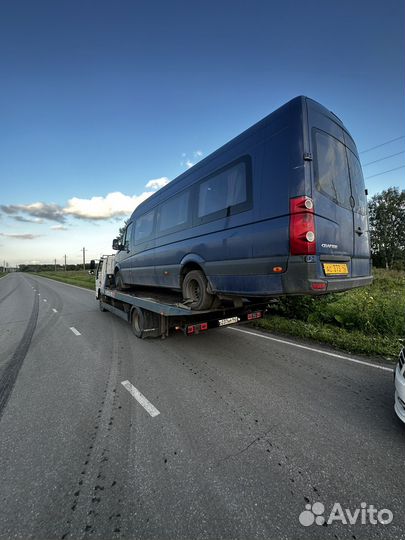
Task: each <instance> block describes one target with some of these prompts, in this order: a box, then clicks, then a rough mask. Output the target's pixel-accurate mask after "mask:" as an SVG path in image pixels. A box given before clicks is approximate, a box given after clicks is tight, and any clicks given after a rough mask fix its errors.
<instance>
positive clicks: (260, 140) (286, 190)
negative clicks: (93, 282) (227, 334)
mask: <svg viewBox="0 0 405 540" xmlns="http://www.w3.org/2000/svg"><path fill="white" fill-rule="evenodd" d="M331 171H332V173H331ZM337 178H339V182H338V181H337V180H336V183H337V186H335V185H334V182H335V179H337ZM335 188H336V189H337V190H338V191H339V190H340V191H341V192H342V193H340V191H339V193H335V191H336V190H335ZM334 190H335V191H334ZM300 197H301V198H302V197H309V198H311V200H313V204H314V211H313V220H314V228H315V231H314V233H315V240H314V242H315V243H316V252H315V255H314V256H312V257H311V258H309V259H307V258H306V257H305V256H304V255H302V256H295V255H294V256H292V255H291V253H290V223H291V214H290V211H291V208H290V201H291V199H295V198H300ZM130 222H131V223H132V224H133V225H132V227H133V230H132V233H131V235H130V243H129V245H128V244H127V245H126V249H125V250H122V251H120V252H119V253H118V254H117V256H116V270H120V271H121V272H122V275H123V277H124V281H125V283H127V284H133V285H137V284H139V285H146V286H153V287H154V286H160V287H167V288H172V289H181V283H182V278H183V277H184V269H187V268H195V267H196V266H195V265H197V267H199V268H201V269H202V270H203V271H204V273H205V275H206V277H207V280H208V283H209V287H210V289H211V291H212V292H215V293H218V294H221V293H222V294H227V295H235V296H257V297H259V296H262V297H269V296H272V295H275V296H277V295H280V294H319V291H316V290H314V289H313V286H312V285H313V283H314V282H315V281H316V280H318V281H319V280H323V281H324V282H325V283H327V284H328V290H331V289H332V288H333V289H334V290H344V289H345V288H351V287H354V286H360V285H363V284H364V283H365V282H366V281H368V282H370V281H371V277H370V252H369V236H368V224H367V212H366V200H365V196H364V180H363V177H362V174H361V167H360V165H359V164H358V154H357V150H356V146H355V143H354V142H353V140H352V138H351V137H350V135H349V134H348V132H347V130H346V128H345V127H344V125H343V124H342V122H341V121H340V120H339V119H338V118H337V117H336V116H335V115H334V114H333V113H331V112H330V111H328V110H327V109H325V108H324V107H323V106H322V105H320V104H318V103H316V102H314V101H313V100H310V99H309V98H306V97H304V96H299V97H297V98H295V99H293V100H291V101H290V102H288V103H287V104H285V105H284V106H282V107H281V108H279V109H277V110H276V111H275V112H273V113H272V114H270V115H269V116H267V117H266V118H264V119H263V120H261V121H260V122H258V123H257V124H255V125H254V126H252V127H251V128H249V129H248V130H246V131H245V132H243V133H242V134H240V135H239V136H237V137H236V138H235V139H233V140H232V141H230V142H229V143H227V144H225V145H224V146H223V147H222V148H220V149H219V150H217V151H215V152H213V153H212V154H211V155H210V156H207V157H206V158H205V159H203V160H202V161H200V162H199V163H198V164H196V165H195V166H193V167H192V168H191V169H189V170H188V171H186V172H185V173H183V174H182V175H180V176H179V177H178V178H176V179H175V180H173V181H172V182H170V183H169V184H168V185H167V186H165V187H163V188H162V189H160V190H159V191H158V192H156V193H155V194H154V195H152V196H151V197H150V198H149V199H147V200H146V201H144V202H143V203H142V204H141V205H139V206H138V207H137V208H136V209H135V211H134V213H133V215H132V216H131V220H130ZM356 230H357V232H356ZM325 261H326V262H328V261H329V262H332V261H335V262H342V263H345V264H346V265H347V266H346V267H345V268H347V274H346V275H344V276H341V275H338V276H335V275H332V276H331V275H326V274H325V271H324V263H325ZM193 265H194V266H193ZM358 277H359V278H361V279H359V280H357V279H356V278H358ZM363 278H364V279H363ZM332 282H333V283H334V285H331V283H332Z"/></svg>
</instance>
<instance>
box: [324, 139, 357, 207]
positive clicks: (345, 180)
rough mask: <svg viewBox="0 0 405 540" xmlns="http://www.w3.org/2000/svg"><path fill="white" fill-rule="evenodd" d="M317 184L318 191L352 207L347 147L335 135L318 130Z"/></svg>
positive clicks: (343, 204) (345, 205)
mask: <svg viewBox="0 0 405 540" xmlns="http://www.w3.org/2000/svg"><path fill="white" fill-rule="evenodd" d="M315 141H316V159H315V184H316V188H317V189H318V191H320V192H321V193H323V194H324V195H327V196H328V197H330V198H331V199H333V200H334V201H335V202H337V203H338V204H340V205H341V206H344V207H345V208H351V206H350V195H351V193H350V183H349V170H348V167H347V157H346V148H345V146H344V145H343V144H342V143H341V142H339V141H338V140H337V139H335V138H334V137H332V136H330V135H327V134H326V133H322V132H320V131H316V134H315Z"/></svg>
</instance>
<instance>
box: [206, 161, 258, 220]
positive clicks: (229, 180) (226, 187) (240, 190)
mask: <svg viewBox="0 0 405 540" xmlns="http://www.w3.org/2000/svg"><path fill="white" fill-rule="evenodd" d="M247 199H248V196H247V178H246V163H245V162H244V161H241V162H240V163H237V164H236V165H234V166H233V167H230V168H229V169H226V170H224V171H222V172H220V173H219V174H217V175H215V176H211V178H209V179H208V180H205V181H204V182H202V183H201V184H200V189H199V194H198V217H199V218H202V217H205V216H209V215H211V214H216V213H217V212H219V211H221V210H224V209H228V208H232V207H235V206H237V205H239V204H241V203H245V202H246V201H247Z"/></svg>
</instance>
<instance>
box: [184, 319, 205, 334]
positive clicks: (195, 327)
mask: <svg viewBox="0 0 405 540" xmlns="http://www.w3.org/2000/svg"><path fill="white" fill-rule="evenodd" d="M205 330H208V323H207V322H203V323H200V324H189V325H188V326H187V328H186V332H187V334H188V335H190V336H191V334H198V333H199V332H204V331H205Z"/></svg>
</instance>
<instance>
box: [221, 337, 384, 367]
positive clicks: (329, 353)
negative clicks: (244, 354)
mask: <svg viewBox="0 0 405 540" xmlns="http://www.w3.org/2000/svg"><path fill="white" fill-rule="evenodd" d="M228 330H236V332H242V334H250V335H251V336H256V337H260V338H263V339H270V340H271V341H277V343H284V344H286V345H291V346H292V347H298V348H299V349H305V350H307V351H312V352H317V353H320V354H326V355H327V356H333V357H334V358H340V359H341V360H348V361H349V362H354V363H355V364H362V365H363V366H369V367H373V368H376V369H382V370H383V371H390V372H392V371H394V368H389V367H386V366H378V365H377V364H371V363H370V362H364V360H357V359H356V358H349V357H348V356H342V355H341V354H336V353H331V352H327V351H322V350H320V349H314V348H312V347H307V346H306V345H300V344H298V343H292V342H291V341H286V340H284V339H277V338H274V337H270V336H263V335H262V334H257V333H256V332H249V331H248V330H242V329H241V328H228Z"/></svg>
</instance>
